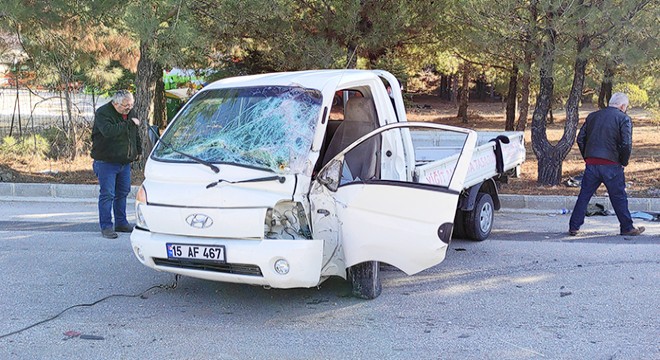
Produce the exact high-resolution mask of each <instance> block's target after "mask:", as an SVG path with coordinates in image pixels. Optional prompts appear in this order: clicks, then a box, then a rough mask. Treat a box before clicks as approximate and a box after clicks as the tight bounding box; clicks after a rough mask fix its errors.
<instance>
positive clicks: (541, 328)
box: [0, 202, 660, 359]
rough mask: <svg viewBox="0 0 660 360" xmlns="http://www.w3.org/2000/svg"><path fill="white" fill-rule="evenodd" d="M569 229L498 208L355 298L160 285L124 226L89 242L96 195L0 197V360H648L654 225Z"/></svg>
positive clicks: (557, 219) (560, 221) (189, 281)
mask: <svg viewBox="0 0 660 360" xmlns="http://www.w3.org/2000/svg"><path fill="white" fill-rule="evenodd" d="M567 222H568V216H567V215H556V216H553V215H548V214H532V213H514V212H500V213H497V215H496V219H495V230H494V231H493V234H492V236H491V239H489V240H486V241H484V242H469V241H464V240H455V241H453V242H452V244H451V248H450V250H449V251H448V254H447V259H446V260H445V261H444V262H443V263H441V264H439V265H438V266H435V267H433V268H431V269H428V270H426V271H424V272H422V273H419V274H417V275H415V276H411V277H408V276H406V275H405V274H403V273H402V272H400V271H398V270H396V269H394V268H391V267H387V266H386V267H383V271H384V272H383V273H384V283H383V293H382V295H381V296H380V297H379V298H377V299H375V300H371V301H365V300H359V299H355V298H352V297H350V296H349V292H350V289H349V287H348V284H347V283H346V282H344V281H343V280H341V279H330V280H329V281H327V282H325V283H323V284H322V285H321V286H320V287H319V288H313V289H293V290H277V289H271V290H267V289H263V288H260V287H252V286H246V285H236V284H223V283H214V282H209V281H204V280H198V279H193V278H181V279H179V281H178V282H177V283H176V285H177V286H176V287H175V288H172V287H171V285H172V284H173V283H174V276H173V275H171V274H167V273H159V272H155V271H153V270H150V269H148V268H146V267H143V266H142V265H141V264H140V263H139V262H138V261H137V260H136V259H135V258H134V256H133V254H132V252H131V250H130V243H129V236H128V234H122V235H120V237H119V238H118V239H116V240H108V239H104V238H102V237H101V236H100V233H99V231H98V229H97V225H96V205H95V204H94V203H74V202H0V270H1V271H2V273H3V275H4V280H5V281H4V286H3V287H2V288H1V289H0V359H136V358H144V359H274V358H281V359H546V358H547V359H659V358H660V340H659V339H660V312H659V311H658V309H659V308H660V307H659V305H660V300H659V299H660V286H658V285H659V284H660V224H658V223H650V222H640V221H637V224H638V225H644V226H646V227H647V232H646V235H645V236H641V237H637V238H625V237H622V236H619V235H617V233H618V230H617V223H616V218H614V217H598V218H596V217H594V218H588V219H587V223H586V224H585V226H584V227H583V230H584V231H583V234H581V235H580V236H578V237H569V236H567V235H565V232H566V230H567V229H566V224H567ZM92 304H93V305H92ZM67 309H68V310H67ZM63 311H64V312H63ZM58 314H59V316H57V315H58ZM56 316H57V317H56ZM30 326H32V327H30ZM28 327H29V328H28ZM67 334H68V335H67Z"/></svg>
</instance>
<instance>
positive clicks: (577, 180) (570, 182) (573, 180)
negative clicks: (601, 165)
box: [563, 175, 582, 187]
mask: <svg viewBox="0 0 660 360" xmlns="http://www.w3.org/2000/svg"><path fill="white" fill-rule="evenodd" d="M563 184H564V185H566V186H568V187H580V185H581V184H582V175H578V176H576V177H572V176H569V177H568V179H566V180H564V182H563Z"/></svg>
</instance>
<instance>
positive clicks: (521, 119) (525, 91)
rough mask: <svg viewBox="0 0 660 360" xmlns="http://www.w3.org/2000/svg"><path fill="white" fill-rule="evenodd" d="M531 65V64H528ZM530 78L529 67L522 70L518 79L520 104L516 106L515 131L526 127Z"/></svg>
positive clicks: (523, 129)
mask: <svg viewBox="0 0 660 360" xmlns="http://www.w3.org/2000/svg"><path fill="white" fill-rule="evenodd" d="M530 65H531V64H530ZM530 67H531V66H530ZM531 80H532V76H531V71H530V68H529V67H527V68H526V69H525V70H523V74H522V78H521V79H520V106H519V107H518V124H517V125H516V130H517V131H525V128H526V127H527V113H528V112H529V86H530V83H531Z"/></svg>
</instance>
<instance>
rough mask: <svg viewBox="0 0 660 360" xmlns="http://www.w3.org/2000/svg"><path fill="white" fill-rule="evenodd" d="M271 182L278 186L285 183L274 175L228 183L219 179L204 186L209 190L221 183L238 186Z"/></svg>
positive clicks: (283, 179) (284, 179)
mask: <svg viewBox="0 0 660 360" xmlns="http://www.w3.org/2000/svg"><path fill="white" fill-rule="evenodd" d="M273 180H277V181H279V182H280V184H284V182H285V181H286V178H285V177H284V176H277V175H275V176H267V177H262V178H255V179H247V180H239V181H229V180H224V179H220V180H218V181H215V182H212V183H210V184H208V185H206V188H207V189H210V188H212V187H214V186H216V185H218V184H220V183H223V182H226V183H229V184H240V183H251V182H263V181H273Z"/></svg>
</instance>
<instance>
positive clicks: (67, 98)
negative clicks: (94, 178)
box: [60, 69, 78, 160]
mask: <svg viewBox="0 0 660 360" xmlns="http://www.w3.org/2000/svg"><path fill="white" fill-rule="evenodd" d="M72 78H73V76H72V75H71V73H70V72H69V71H68V70H67V69H60V81H61V83H62V86H63V89H64V103H65V104H66V115H67V118H68V124H69V131H68V134H67V135H68V138H69V146H70V149H69V158H70V159H71V160H75V159H76V155H77V154H78V146H77V145H78V128H77V127H76V124H75V120H74V119H73V112H72V109H73V101H72V100H71V90H70V89H69V84H70V83H71V80H72Z"/></svg>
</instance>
